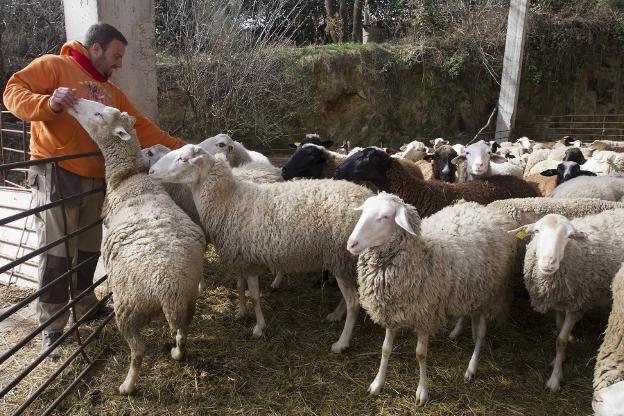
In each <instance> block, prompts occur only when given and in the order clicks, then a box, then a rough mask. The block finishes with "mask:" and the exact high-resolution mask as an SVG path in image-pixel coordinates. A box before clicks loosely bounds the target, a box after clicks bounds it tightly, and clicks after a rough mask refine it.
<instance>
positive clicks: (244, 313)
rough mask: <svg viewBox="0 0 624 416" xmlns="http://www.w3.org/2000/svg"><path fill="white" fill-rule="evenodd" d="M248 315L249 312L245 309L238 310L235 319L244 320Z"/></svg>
mask: <svg viewBox="0 0 624 416" xmlns="http://www.w3.org/2000/svg"><path fill="white" fill-rule="evenodd" d="M248 315H249V311H248V310H247V308H245V309H239V310H238V311H237V312H236V319H243V318H246V317H247V316H248Z"/></svg>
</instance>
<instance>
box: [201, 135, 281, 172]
mask: <svg viewBox="0 0 624 416" xmlns="http://www.w3.org/2000/svg"><path fill="white" fill-rule="evenodd" d="M198 146H199V147H201V148H202V149H204V150H205V151H206V152H208V153H210V154H211V155H213V156H214V155H216V154H218V153H223V154H225V155H226V157H227V160H228V163H229V164H230V166H232V167H233V168H236V167H239V166H242V165H244V164H246V163H250V162H264V163H265V164H267V165H269V166H272V167H273V168H274V169H275V170H279V168H277V167H275V166H273V165H272V164H271V162H270V161H269V158H267V157H266V156H265V155H263V154H262V153H260V152H256V151H254V150H248V149H247V148H245V146H244V145H243V144H242V143H240V142H237V141H234V140H232V137H230V135H228V134H225V133H220V134H217V135H216V136H213V137H209V138H207V139H205V140H203V141H202V142H200V143H199V144H198Z"/></svg>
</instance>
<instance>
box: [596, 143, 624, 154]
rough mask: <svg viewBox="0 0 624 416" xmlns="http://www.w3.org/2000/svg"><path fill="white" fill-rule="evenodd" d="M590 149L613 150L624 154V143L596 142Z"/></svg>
mask: <svg viewBox="0 0 624 416" xmlns="http://www.w3.org/2000/svg"><path fill="white" fill-rule="evenodd" d="M589 147H590V148H591V149H594V150H612V151H614V152H618V153H621V152H624V141H615V140H594V141H593V142H592V143H591V144H590V145H589Z"/></svg>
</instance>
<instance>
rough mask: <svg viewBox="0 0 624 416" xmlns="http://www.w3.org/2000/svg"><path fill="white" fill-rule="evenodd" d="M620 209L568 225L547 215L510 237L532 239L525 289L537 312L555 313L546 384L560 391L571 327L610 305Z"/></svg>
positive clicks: (620, 236) (620, 251) (622, 240)
mask: <svg viewBox="0 0 624 416" xmlns="http://www.w3.org/2000/svg"><path fill="white" fill-rule="evenodd" d="M622 221H624V209H614V210H608V211H603V212H600V213H598V214H593V215H589V216H586V217H581V218H575V219H572V220H569V219H568V218H566V217H564V216H563V215H559V214H548V215H545V216H544V217H542V218H541V219H540V220H538V221H537V222H535V223H532V224H527V225H523V226H521V227H519V228H516V229H514V230H511V231H509V232H510V233H519V234H518V237H519V238H522V237H524V236H525V235H531V234H534V236H533V239H532V240H531V242H530V243H529V244H528V245H527V248H526V254H525V257H524V284H525V286H526V289H527V291H528V292H529V295H530V297H531V306H532V307H533V309H535V310H536V311H537V312H540V313H546V312H548V311H549V310H554V311H555V312H556V317H557V321H556V322H557V329H558V331H559V335H558V336H557V341H556V349H557V354H556V356H555V360H554V363H553V371H552V374H551V376H550V378H549V379H548V382H547V383H546V387H547V388H548V389H550V391H551V392H557V391H559V389H560V384H561V380H562V364H563V360H564V357H565V352H566V346H567V343H568V340H569V338H570V334H571V332H572V328H573V327H574V324H575V323H576V322H578V321H579V320H580V319H581V317H582V316H583V314H584V313H585V312H586V311H588V310H590V309H592V308H594V307H597V306H604V305H608V304H609V303H610V299H611V293H610V290H609V286H610V284H611V280H612V279H613V276H614V275H615V273H616V272H617V271H618V269H619V268H620V264H621V261H622V258H623V256H624V228H622V226H621V224H622Z"/></svg>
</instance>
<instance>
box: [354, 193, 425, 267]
mask: <svg viewBox="0 0 624 416" xmlns="http://www.w3.org/2000/svg"><path fill="white" fill-rule="evenodd" d="M355 210H356V211H362V215H360V219H359V220H358V222H357V224H356V225H355V228H354V229H353V232H352V233H351V235H350V236H349V240H348V241H347V250H349V252H351V254H353V255H356V256H357V255H358V254H360V253H361V252H362V251H364V250H366V249H367V248H370V247H377V246H381V245H384V244H385V243H387V242H388V241H389V240H390V239H391V238H392V237H393V236H394V234H395V233H396V232H397V230H398V228H399V227H400V228H402V229H404V230H405V231H407V232H408V233H410V234H413V235H415V234H416V233H415V232H414V229H413V228H412V226H411V224H410V222H409V218H408V215H407V207H406V205H405V203H404V202H403V201H401V200H400V199H399V198H398V197H396V196H393V195H390V194H387V193H385V192H381V193H380V194H378V195H376V196H372V197H370V198H368V199H367V200H366V201H364V204H362V206H360V207H358V208H355Z"/></svg>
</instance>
